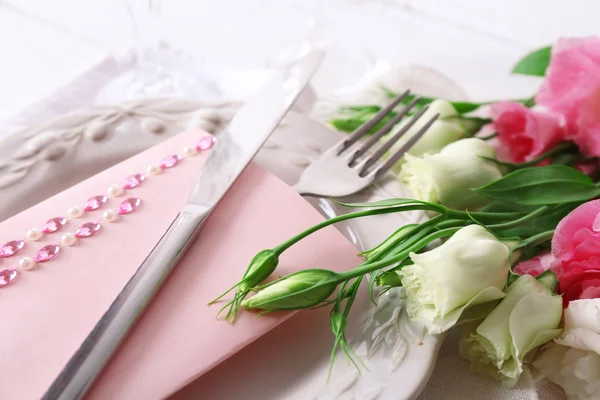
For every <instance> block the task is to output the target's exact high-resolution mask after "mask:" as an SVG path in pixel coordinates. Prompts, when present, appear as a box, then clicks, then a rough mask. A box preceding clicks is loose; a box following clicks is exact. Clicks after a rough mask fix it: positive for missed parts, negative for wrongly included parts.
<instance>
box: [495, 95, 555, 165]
mask: <svg viewBox="0 0 600 400" xmlns="http://www.w3.org/2000/svg"><path fill="white" fill-rule="evenodd" d="M492 118H493V119H494V122H493V125H494V129H495V131H496V133H498V139H499V140H500V142H501V143H502V144H503V145H504V146H505V147H506V148H507V149H508V153H509V156H510V159H511V161H513V162H524V161H530V160H532V159H534V158H536V157H537V156H539V155H541V154H543V153H545V152H546V151H548V150H550V149H552V148H553V147H554V146H556V145H557V144H559V143H560V142H562V141H563V140H564V137H565V132H564V129H563V128H562V127H561V124H560V117H559V116H557V115H553V114H549V113H545V112H540V111H533V110H530V109H529V108H527V107H525V106H524V105H523V104H520V103H512V102H509V101H504V102H501V103H496V104H494V105H492Z"/></svg>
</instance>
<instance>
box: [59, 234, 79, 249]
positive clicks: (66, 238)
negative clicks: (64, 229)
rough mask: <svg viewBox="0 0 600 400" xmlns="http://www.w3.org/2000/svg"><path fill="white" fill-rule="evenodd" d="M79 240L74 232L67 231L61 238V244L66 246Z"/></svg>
mask: <svg viewBox="0 0 600 400" xmlns="http://www.w3.org/2000/svg"><path fill="white" fill-rule="evenodd" d="M76 242H77V237H75V235H73V234H72V233H65V234H64V235H62V237H61V238H60V244H62V245H64V246H73V245H74V244H75V243H76Z"/></svg>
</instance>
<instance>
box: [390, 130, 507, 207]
mask: <svg viewBox="0 0 600 400" xmlns="http://www.w3.org/2000/svg"><path fill="white" fill-rule="evenodd" d="M482 157H487V158H495V157H496V153H495V151H494V149H492V147H491V146H490V145H489V144H487V143H486V142H485V141H483V140H481V139H475V138H470V139H462V140H459V141H458V142H455V143H452V144H449V145H448V146H446V147H444V148H443V149H442V151H441V152H439V153H438V154H425V155H423V156H422V157H413V156H411V155H409V154H408V155H406V156H405V158H406V163H405V164H404V165H403V166H402V171H401V172H400V177H399V178H400V180H401V181H402V182H404V183H405V184H406V185H407V186H408V189H409V190H410V192H411V194H412V195H413V196H414V197H415V198H416V199H419V200H424V201H429V202H432V203H439V204H443V205H445V206H446V207H449V208H453V209H457V210H465V209H474V208H479V207H481V206H484V205H485V204H486V203H487V202H488V199H487V198H486V197H483V196H481V195H479V194H477V193H476V192H474V191H473V190H471V189H474V188H478V187H480V186H483V185H486V184H488V183H490V182H493V181H495V180H497V179H500V178H502V172H501V170H500V167H499V166H498V165H497V164H496V163H494V162H493V161H490V160H486V159H484V158H482Z"/></svg>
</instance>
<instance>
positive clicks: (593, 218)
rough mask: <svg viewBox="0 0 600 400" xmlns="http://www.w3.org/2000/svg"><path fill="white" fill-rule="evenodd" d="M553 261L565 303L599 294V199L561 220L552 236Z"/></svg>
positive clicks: (599, 295)
mask: <svg viewBox="0 0 600 400" xmlns="http://www.w3.org/2000/svg"><path fill="white" fill-rule="evenodd" d="M552 255H553V256H554V262H553V263H552V266H551V270H552V271H553V272H554V273H555V274H556V275H557V277H558V282H559V285H560V291H561V293H564V294H565V295H564V300H565V305H566V304H567V303H568V302H569V301H570V300H575V299H580V298H595V297H600V200H592V201H589V202H587V203H585V204H582V205H581V206H579V207H577V208H576V209H575V210H573V211H572V212H571V213H569V215H567V216H566V217H565V218H563V219H562V221H560V223H559V224H558V226H557V227H556V230H555V232H554V237H553V239H552Z"/></svg>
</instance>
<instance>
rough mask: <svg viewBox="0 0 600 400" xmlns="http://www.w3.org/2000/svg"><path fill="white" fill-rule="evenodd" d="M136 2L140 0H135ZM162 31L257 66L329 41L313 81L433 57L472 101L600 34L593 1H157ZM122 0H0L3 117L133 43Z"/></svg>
mask: <svg viewBox="0 0 600 400" xmlns="http://www.w3.org/2000/svg"><path fill="white" fill-rule="evenodd" d="M131 1H142V2H144V1H145V0H131ZM162 3H163V4H162V11H161V20H160V22H161V24H160V36H161V37H162V38H163V39H164V40H166V41H168V42H172V43H175V44H177V45H178V46H179V47H180V48H182V49H184V50H186V51H189V52H193V53H195V54H198V55H200V56H201V57H203V58H204V59H206V60H208V61H210V62H212V63H215V64H216V65H223V66H229V67H240V68H244V67H261V66H264V64H265V60H266V59H267V57H268V56H269V55H270V54H273V53H274V52H276V51H277V50H280V49H281V48H283V47H285V46H289V45H294V44H298V43H299V42H301V41H302V40H303V39H305V38H306V37H307V35H308V34H309V25H310V21H311V17H315V20H316V22H317V24H316V31H313V35H317V36H318V37H319V38H322V39H326V40H330V41H331V43H332V44H333V46H332V49H331V55H330V58H329V59H328V60H327V64H326V65H325V67H324V68H323V70H322V71H321V72H320V74H319V76H317V79H316V84H317V88H318V90H320V91H323V92H326V91H329V90H331V89H334V88H336V87H340V86H342V85H346V84H350V83H353V82H354V81H356V80H357V79H358V78H359V77H360V75H361V74H362V73H363V72H364V68H365V65H366V63H367V62H368V60H370V59H380V58H386V59H391V60H393V61H397V62H399V63H407V64H410V63H417V64H424V65H428V66H432V67H435V68H436V69H438V70H440V71H442V72H443V73H445V74H447V75H448V76H450V77H451V78H453V79H454V80H455V81H456V82H458V84H459V85H461V86H462V87H463V88H464V89H465V90H466V91H467V93H468V94H469V95H470V97H471V98H473V99H490V98H503V97H507V96H511V97H512V96H519V95H528V94H530V92H531V91H532V90H534V89H535V87H536V85H537V84H538V82H537V81H536V80H532V79H528V78H522V77H509V75H508V71H509V69H510V67H511V66H512V64H513V63H514V62H515V61H516V60H517V59H518V58H519V57H521V56H522V55H523V54H524V53H526V52H527V51H528V50H530V49H533V48H535V47H539V46H542V45H545V44H547V43H550V42H553V41H554V40H556V38H557V37H559V36H561V35H589V34H599V33H600V24H599V23H598V16H599V15H600V2H599V1H597V0H587V1H586V0H570V1H568V2H565V1H561V0H499V1H483V0H379V1H376V0H371V1H361V0H354V1H352V0H212V1H211V0H163V1H162ZM133 37H134V35H133V30H132V25H131V21H130V19H129V16H128V14H127V9H126V1H124V0H0V119H2V118H1V117H4V116H7V115H10V113H12V112H14V111H17V110H19V109H22V108H23V107H26V106H27V104H30V103H31V102H33V101H34V100H35V99H37V98H39V97H40V96H42V95H44V94H46V93H51V91H52V90H53V88H56V87H58V86H60V85H61V84H62V83H64V82H65V81H66V80H68V79H70V78H72V77H73V76H75V75H76V74H77V73H78V72H81V71H82V70H83V69H85V68H86V67H88V66H90V65H91V64H93V63H95V62H97V61H98V60H100V59H102V58H103V57H105V56H106V55H107V54H116V53H118V52H119V51H122V50H123V49H124V48H126V47H127V46H129V45H130V44H131V43H132V41H133Z"/></svg>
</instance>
